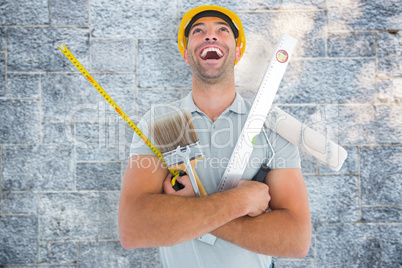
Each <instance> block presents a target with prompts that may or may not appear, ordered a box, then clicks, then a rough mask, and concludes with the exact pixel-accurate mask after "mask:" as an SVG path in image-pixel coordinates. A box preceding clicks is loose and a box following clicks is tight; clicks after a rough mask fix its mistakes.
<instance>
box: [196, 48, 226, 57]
mask: <svg viewBox="0 0 402 268" xmlns="http://www.w3.org/2000/svg"><path fill="white" fill-rule="evenodd" d="M212 51H215V52H216V53H217V54H218V56H219V57H220V58H221V57H222V56H223V53H222V51H220V50H219V49H218V48H215V47H209V48H206V49H204V50H203V51H202V53H201V58H205V56H206V55H207V53H208V52H212Z"/></svg>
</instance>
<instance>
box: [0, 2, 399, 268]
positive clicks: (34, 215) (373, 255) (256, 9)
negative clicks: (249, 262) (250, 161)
mask: <svg viewBox="0 0 402 268" xmlns="http://www.w3.org/2000/svg"><path fill="white" fill-rule="evenodd" d="M211 2H212V3H213V4H217V5H221V6H225V7H228V8H230V9H232V10H233V11H236V12H237V13H238V15H239V16H240V18H241V19H242V21H243V24H244V28H245V32H246V37H247V49H246V53H245V55H244V57H243V59H242V61H241V62H240V63H239V64H238V65H237V66H236V75H237V77H236V84H237V88H238V90H239V91H240V92H241V93H242V94H243V95H244V96H246V98H248V99H249V100H251V101H252V100H253V98H254V95H255V93H256V91H257V89H258V86H259V83H260V81H261V78H262V76H263V73H264V71H265V68H266V67H267V66H268V63H269V62H268V61H269V59H270V57H271V54H272V52H273V49H274V46H275V44H276V42H277V41H278V39H279V36H280V34H281V33H286V34H288V35H291V36H293V37H295V38H297V39H298V44H297V48H296V49H295V52H294V58H293V59H292V61H291V62H290V63H289V66H288V69H287V71H286V73H285V76H284V79H283V81H282V83H281V87H280V89H279V92H278V94H277V97H276V100H275V103H276V104H278V105H279V106H280V107H281V108H283V109H284V110H286V111H288V112H290V113H291V114H292V115H294V116H295V117H296V118H298V119H299V120H301V121H303V122H304V123H306V124H308V125H311V126H312V127H314V128H316V129H317V130H319V131H320V132H321V133H323V134H325V135H326V136H327V137H329V138H331V139H333V140H334V141H336V142H338V143H339V144H341V145H342V146H344V147H345V149H346V150H347V151H348V153H349V157H348V159H347V160H346V162H345V164H344V166H343V168H342V169H341V170H340V171H338V172H333V171H331V170H330V169H329V168H327V167H326V166H324V165H322V164H319V163H318V162H317V161H316V160H315V159H314V158H312V157H311V156H308V155H307V154H306V153H303V152H302V166H303V167H302V169H303V173H304V178H305V181H306V184H307V187H308V192H309V200H310V206H311V216H312V222H313V230H312V234H313V237H312V241H311V249H310V252H309V254H308V255H307V257H306V258H304V259H288V258H278V257H276V258H275V259H276V261H277V264H278V267H400V266H401V265H402V257H401V256H402V254H401V252H402V243H401V240H402V235H401V233H402V225H401V222H402V216H401V215H402V201H401V200H402V199H401V192H402V106H401V102H402V4H401V3H400V1H399V0H387V1H385V0H379V1H363V0H318V1H311V0H265V1H263V0H255V1H246V0H236V1H227V0H216V1H204V0H198V1H194V0H189V1H185V0H156V1H144V0H115V1H104V0H64V1H63V0H35V1H30V0H19V1H15V0H0V171H1V172H0V267H63V268H67V267H68V268H70V267H160V265H159V259H158V253H157V249H154V248H151V249H136V250H130V251H127V250H124V249H123V248H122V247H121V246H120V243H119V235H118V230H117V208H118V201H119V192H120V187H121V177H122V174H123V172H124V170H125V164H126V161H127V157H128V147H129V143H130V140H131V137H132V135H133V131H132V130H131V129H130V128H129V127H128V126H127V125H126V124H125V123H124V122H123V121H122V119H121V118H120V117H119V116H118V115H117V114H116V113H115V112H114V110H113V109H111V107H109V105H108V104H107V103H106V102H105V101H104V100H103V98H102V97H101V96H99V94H98V93H97V92H96V91H95V89H93V88H92V86H91V85H90V84H89V83H88V82H87V81H85V78H84V77H83V76H82V75H81V74H80V73H79V72H78V71H77V70H76V69H75V67H74V66H73V65H72V64H71V63H70V62H69V61H68V60H67V59H66V58H65V57H64V56H63V55H62V53H61V52H60V51H59V50H58V48H57V46H59V45H61V44H63V43H64V44H65V45H66V46H67V47H68V48H69V49H70V50H71V51H72V52H73V53H74V55H75V56H76V58H77V59H78V60H79V61H80V62H81V63H82V64H83V66H84V67H85V68H86V69H87V70H88V71H90V72H91V74H92V75H93V77H94V78H95V79H96V80H97V81H98V82H99V83H100V84H101V85H102V87H103V88H104V89H105V90H106V91H107V92H108V93H109V95H110V96H111V97H112V98H113V99H114V100H115V101H116V102H117V103H118V105H119V106H120V107H121V108H122V109H123V110H124V111H125V113H126V114H128V115H129V116H130V117H131V119H132V120H133V121H134V122H138V120H139V118H140V117H141V116H142V115H143V114H144V113H145V111H146V110H147V109H149V108H150V107H151V105H153V104H158V103H165V102H170V101H174V100H177V99H180V98H182V97H183V96H185V95H186V94H187V93H188V92H189V91H190V90H191V72H190V70H189V68H188V67H187V66H186V65H185V63H184V61H183V60H182V58H181V56H180V53H179V50H178V49H177V44H176V35H177V27H178V24H179V22H180V18H181V16H182V14H183V12H185V11H186V10H188V9H190V8H192V7H194V6H196V5H199V4H210V3H211Z"/></svg>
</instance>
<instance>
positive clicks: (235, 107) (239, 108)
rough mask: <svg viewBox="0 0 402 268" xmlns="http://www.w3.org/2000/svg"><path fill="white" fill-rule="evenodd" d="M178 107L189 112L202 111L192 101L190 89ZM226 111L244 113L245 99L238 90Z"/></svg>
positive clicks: (245, 110) (245, 109)
mask: <svg viewBox="0 0 402 268" xmlns="http://www.w3.org/2000/svg"><path fill="white" fill-rule="evenodd" d="M180 108H187V109H188V110H189V111H190V112H200V113H202V111H201V110H200V109H199V108H198V107H197V105H195V103H194V100H193V93H192V91H190V93H189V94H187V96H186V97H184V99H183V101H182V102H181V104H180ZM226 111H232V112H235V113H238V114H245V113H246V112H247V107H246V103H245V100H244V99H243V97H242V96H241V95H240V94H239V93H238V92H236V97H235V99H234V101H233V102H232V104H231V105H230V106H229V107H228V108H227V109H226V110H225V112H226ZM225 112H224V113H225Z"/></svg>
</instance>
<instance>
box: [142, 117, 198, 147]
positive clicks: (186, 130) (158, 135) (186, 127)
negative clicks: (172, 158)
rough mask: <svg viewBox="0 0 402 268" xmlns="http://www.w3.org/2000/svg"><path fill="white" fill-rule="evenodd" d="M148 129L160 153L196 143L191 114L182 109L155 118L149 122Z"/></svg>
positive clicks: (196, 138) (196, 137)
mask: <svg viewBox="0 0 402 268" xmlns="http://www.w3.org/2000/svg"><path fill="white" fill-rule="evenodd" d="M149 129H150V131H151V135H152V137H153V138H154V141H155V145H156V147H157V148H158V149H159V151H160V152H161V153H165V152H169V151H172V150H176V148H177V146H186V145H190V144H192V143H195V142H197V141H198V136H197V132H196V131H195V129H194V124H193V120H192V117H191V113H190V112H189V111H188V110H184V109H181V110H178V111H173V112H170V113H167V114H164V115H162V116H159V117H155V118H154V119H152V120H151V122H149Z"/></svg>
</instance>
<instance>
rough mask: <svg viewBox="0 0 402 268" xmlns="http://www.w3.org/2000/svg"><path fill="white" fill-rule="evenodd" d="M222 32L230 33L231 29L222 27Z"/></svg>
mask: <svg viewBox="0 0 402 268" xmlns="http://www.w3.org/2000/svg"><path fill="white" fill-rule="evenodd" d="M221 31H222V32H229V29H228V28H226V27H222V28H221Z"/></svg>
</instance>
